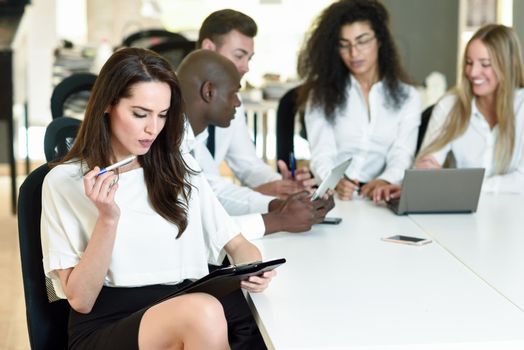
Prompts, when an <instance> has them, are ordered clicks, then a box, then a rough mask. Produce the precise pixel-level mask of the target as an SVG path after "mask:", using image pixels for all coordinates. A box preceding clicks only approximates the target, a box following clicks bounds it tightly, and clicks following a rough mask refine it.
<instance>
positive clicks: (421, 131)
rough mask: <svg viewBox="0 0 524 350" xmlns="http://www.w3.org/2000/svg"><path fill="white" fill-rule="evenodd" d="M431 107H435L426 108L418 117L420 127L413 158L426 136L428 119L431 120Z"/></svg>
mask: <svg viewBox="0 0 524 350" xmlns="http://www.w3.org/2000/svg"><path fill="white" fill-rule="evenodd" d="M433 107H435V105H431V106H429V107H428V108H426V109H425V110H424V111H423V112H422V114H421V116H420V126H419V127H418V137H417V148H416V149H415V156H417V154H418V152H419V151H420V147H421V146H422V142H424V135H426V130H427V129H428V123H429V118H431V113H432V112H433Z"/></svg>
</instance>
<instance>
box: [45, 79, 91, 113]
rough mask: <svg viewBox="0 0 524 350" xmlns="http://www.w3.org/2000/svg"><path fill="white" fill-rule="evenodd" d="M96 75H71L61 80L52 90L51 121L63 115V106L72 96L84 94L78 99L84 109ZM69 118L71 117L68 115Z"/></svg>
mask: <svg viewBox="0 0 524 350" xmlns="http://www.w3.org/2000/svg"><path fill="white" fill-rule="evenodd" d="M95 80H96V75H95V74H91V73H78V74H73V75H70V76H68V77H67V78H65V79H64V80H62V81H61V82H60V83H59V84H58V85H57V86H56V87H55V88H54V90H53V94H52V95H51V115H52V116H53V119H56V118H60V117H63V116H64V115H65V106H66V104H67V103H70V102H71V101H68V100H70V99H71V98H72V97H73V95H75V94H79V93H82V92H83V93H84V96H82V97H81V98H80V100H82V101H83V103H82V107H85V105H86V104H87V100H88V99H89V92H90V91H91V89H92V88H93V85H95ZM69 117H71V115H69Z"/></svg>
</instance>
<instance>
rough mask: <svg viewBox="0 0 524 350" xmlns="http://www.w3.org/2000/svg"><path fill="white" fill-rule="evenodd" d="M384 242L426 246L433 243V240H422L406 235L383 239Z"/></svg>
mask: <svg viewBox="0 0 524 350" xmlns="http://www.w3.org/2000/svg"><path fill="white" fill-rule="evenodd" d="M382 240H383V241H386V242H393V243H402V244H409V245H424V244H428V243H431V239H428V238H420V237H413V236H406V235H393V236H390V237H382Z"/></svg>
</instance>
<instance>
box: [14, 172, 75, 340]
mask: <svg viewBox="0 0 524 350" xmlns="http://www.w3.org/2000/svg"><path fill="white" fill-rule="evenodd" d="M48 172H49V168H48V166H47V164H44V165H42V166H40V167H39V168H37V169H36V170H34V171H33V172H32V173H31V174H29V176H28V177H27V178H26V179H25V181H24V183H23V184H22V186H21V187H20V193H19V196H18V238H19V241H20V258H21V261H22V278H23V283H24V296H25V307H26V317H27V329H28V331H29V343H30V344H31V349H32V350H57V349H67V321H68V318H69V310H70V307H69V303H68V302H67V301H66V300H58V301H55V302H52V303H50V302H49V301H48V295H47V289H46V277H45V275H44V268H43V265H42V246H41V241H40V214H41V211H42V202H41V198H42V182H43V181H44V177H45V176H46V174H47V173H48ZM47 282H48V283H50V281H49V280H48V281H47Z"/></svg>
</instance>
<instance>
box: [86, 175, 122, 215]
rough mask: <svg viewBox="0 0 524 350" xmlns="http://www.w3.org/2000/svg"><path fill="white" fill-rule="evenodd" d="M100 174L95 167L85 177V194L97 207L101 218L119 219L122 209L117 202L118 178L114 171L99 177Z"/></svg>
mask: <svg viewBox="0 0 524 350" xmlns="http://www.w3.org/2000/svg"><path fill="white" fill-rule="evenodd" d="M99 172H100V168H99V167H95V168H94V169H93V170H91V171H90V172H88V173H87V174H86V175H85V176H84V191H85V194H86V196H87V197H88V198H89V199H90V200H91V201H92V202H93V204H94V205H95V206H96V208H97V209H98V213H99V216H100V217H101V218H106V219H112V220H115V219H118V218H119V217H120V208H119V207H118V205H117V204H116V202H115V194H116V191H117V189H118V183H117V182H116V181H117V176H116V175H115V173H114V172H113V171H108V172H106V173H103V174H101V175H99V176H97V174H98V173H99Z"/></svg>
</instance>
